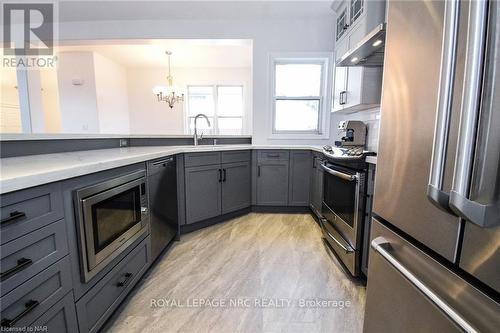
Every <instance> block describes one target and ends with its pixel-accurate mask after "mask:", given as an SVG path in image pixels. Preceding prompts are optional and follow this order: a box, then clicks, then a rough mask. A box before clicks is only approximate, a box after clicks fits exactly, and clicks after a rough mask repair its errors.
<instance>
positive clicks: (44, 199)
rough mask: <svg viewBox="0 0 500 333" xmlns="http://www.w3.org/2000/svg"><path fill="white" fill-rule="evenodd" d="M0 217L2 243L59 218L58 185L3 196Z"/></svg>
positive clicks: (60, 216)
mask: <svg viewBox="0 0 500 333" xmlns="http://www.w3.org/2000/svg"><path fill="white" fill-rule="evenodd" d="M0 215H1V224H0V238H1V241H2V244H5V243H7V242H8V241H11V240H13V239H15V238H17V237H21V236H23V235H25V234H27V233H29V232H32V231H34V230H36V229H38V228H41V227H43V226H45V225H47V224H49V223H52V222H55V221H57V220H59V219H61V218H62V217H63V207H62V200H61V186H60V183H53V184H48V185H42V186H37V187H33V188H28V189H26V190H21V191H16V192H12V193H7V194H3V195H2V196H1V197H0Z"/></svg>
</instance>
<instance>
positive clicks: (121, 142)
mask: <svg viewBox="0 0 500 333" xmlns="http://www.w3.org/2000/svg"><path fill="white" fill-rule="evenodd" d="M127 146H128V140H127V139H120V147H127Z"/></svg>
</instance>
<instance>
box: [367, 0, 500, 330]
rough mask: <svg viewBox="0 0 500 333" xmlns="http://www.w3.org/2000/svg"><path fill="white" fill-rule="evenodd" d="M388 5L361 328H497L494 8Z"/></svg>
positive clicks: (499, 93) (499, 259)
mask: <svg viewBox="0 0 500 333" xmlns="http://www.w3.org/2000/svg"><path fill="white" fill-rule="evenodd" d="M388 6H389V7H388V21H387V22H388V27H387V36H386V48H385V64H384V84H383V94H382V96H383V100H382V104H381V110H382V114H381V126H380V138H379V140H380V141H379V142H380V143H379V151H378V158H377V173H376V183H375V196H374V208H373V210H374V216H375V219H374V220H373V226H372V235H371V238H372V241H371V245H372V250H371V253H370V259H369V269H368V284H367V300H366V308H365V322H364V331H365V332H379V331H382V330H383V331H384V332H422V331H431V330H432V331H439V332H459V331H467V332H476V331H481V332H494V331H498V328H499V327H500V315H499V313H500V303H499V302H500V297H499V295H500V269H499V267H500V251H499V248H500V247H499V244H500V198H499V195H500V168H499V164H500V112H498V111H499V109H500V89H499V87H498V85H499V84H500V77H499V65H500V54H499V53H500V28H499V26H498V25H499V24H500V8H499V2H498V1H455V0H450V1H446V2H443V1H425V2H423V1H422V2H420V1H390V2H389V3H388ZM434 120H435V122H434Z"/></svg>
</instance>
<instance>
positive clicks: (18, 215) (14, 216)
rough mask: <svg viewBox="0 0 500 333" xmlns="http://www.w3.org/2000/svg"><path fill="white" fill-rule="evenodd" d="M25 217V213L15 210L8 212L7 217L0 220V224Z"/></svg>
mask: <svg viewBox="0 0 500 333" xmlns="http://www.w3.org/2000/svg"><path fill="white" fill-rule="evenodd" d="M25 217H26V213H24V212H18V211H17V210H16V211H15V212H12V213H10V215H9V217H6V218H4V219H3V220H2V221H1V222H0V224H5V223H11V222H14V221H17V220H19V219H22V218H25Z"/></svg>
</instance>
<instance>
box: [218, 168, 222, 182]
mask: <svg viewBox="0 0 500 333" xmlns="http://www.w3.org/2000/svg"><path fill="white" fill-rule="evenodd" d="M219 183H222V169H219Z"/></svg>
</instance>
